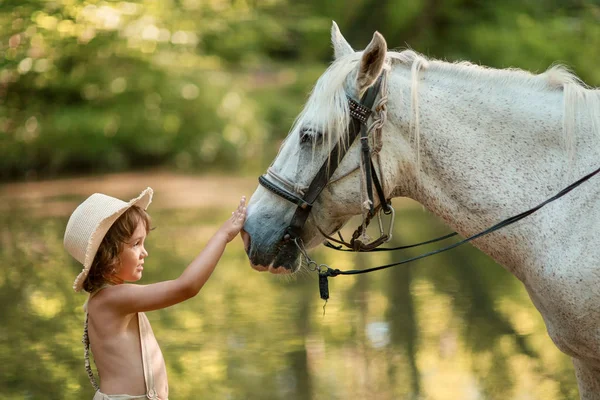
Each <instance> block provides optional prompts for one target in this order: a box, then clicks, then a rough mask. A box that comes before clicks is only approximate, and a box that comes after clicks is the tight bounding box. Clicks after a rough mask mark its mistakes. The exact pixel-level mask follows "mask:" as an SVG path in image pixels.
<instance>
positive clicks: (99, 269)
mask: <svg viewBox="0 0 600 400" xmlns="http://www.w3.org/2000/svg"><path fill="white" fill-rule="evenodd" d="M140 221H143V222H144V225H145V227H146V234H147V233H148V232H149V231H150V216H149V215H148V213H147V212H146V211H145V210H143V209H142V208H140V207H138V206H131V207H130V208H129V209H127V211H125V212H124V213H123V215H121V216H120V217H119V218H118V219H117V220H116V221H115V223H114V224H113V225H112V226H111V227H110V229H109V230H108V232H106V235H104V238H103V239H102V243H100V247H99V248H98V252H97V253H96V256H95V257H94V261H92V266H91V268H90V272H89V274H88V276H87V278H86V279H85V281H84V282H83V290H85V291H86V292H88V293H92V292H94V291H96V290H98V289H100V288H101V287H102V286H104V285H105V284H106V283H107V282H111V281H112V280H113V275H114V273H115V272H116V271H117V270H118V268H119V255H120V254H121V251H123V246H124V245H125V243H127V241H128V240H129V239H130V238H131V236H133V232H134V231H135V229H136V228H137V226H138V223H139V222H140Z"/></svg>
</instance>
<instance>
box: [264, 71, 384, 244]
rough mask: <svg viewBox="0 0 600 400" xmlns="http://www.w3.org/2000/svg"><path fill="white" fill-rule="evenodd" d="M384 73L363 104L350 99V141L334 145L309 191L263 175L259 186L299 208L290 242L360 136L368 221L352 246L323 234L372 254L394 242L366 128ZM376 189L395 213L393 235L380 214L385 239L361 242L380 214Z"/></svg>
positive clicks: (287, 235) (381, 201)
mask: <svg viewBox="0 0 600 400" xmlns="http://www.w3.org/2000/svg"><path fill="white" fill-rule="evenodd" d="M384 74H385V72H383V73H382V75H380V76H379V78H378V79H377V81H376V82H375V84H374V85H373V86H371V87H370V88H369V89H368V90H367V92H366V93H365V94H364V95H363V97H362V99H361V100H360V102H357V101H356V100H354V99H352V98H350V97H349V96H348V105H349V108H350V116H351V117H352V118H351V120H350V123H349V125H348V140H347V141H346V142H345V143H344V144H343V143H342V142H338V143H337V144H336V145H335V146H334V148H333V150H331V153H330V154H329V157H328V159H327V160H325V162H324V163H323V165H322V166H321V168H320V169H319V171H318V172H317V174H316V175H315V177H314V178H313V180H312V182H311V183H310V185H309V186H308V188H307V189H306V190H305V191H299V190H297V189H294V188H292V190H293V192H292V191H290V190H288V189H287V188H285V187H282V186H280V185H278V184H276V183H274V182H273V181H272V180H270V179H269V178H267V176H268V175H271V176H272V178H271V179H273V176H274V178H275V179H276V180H278V181H282V182H281V183H286V184H287V185H286V186H291V185H290V184H289V182H283V180H282V179H280V178H278V177H277V176H276V175H275V174H273V173H269V172H268V173H267V175H261V176H260V177H259V178H258V183H260V184H261V185H262V186H263V187H264V188H266V189H268V190H269V191H271V192H272V193H274V194H276V195H277V196H279V197H281V198H283V199H285V200H287V201H289V202H291V203H294V204H296V205H297V208H296V211H295V213H294V216H293V217H292V220H291V222H290V224H289V226H288V227H287V228H286V232H285V234H284V237H283V239H284V240H286V241H288V240H290V239H299V238H300V237H301V233H302V229H303V228H304V225H305V223H306V220H307V219H308V216H309V215H310V211H311V209H312V206H313V204H314V202H315V200H316V199H317V198H318V197H319V195H320V194H321V192H322V191H323V189H325V187H326V186H327V184H328V183H329V182H330V180H331V177H332V176H333V173H334V172H335V171H336V169H337V167H338V166H339V163H340V162H341V161H342V159H343V158H344V156H345V155H346V153H347V152H348V149H349V148H350V146H352V143H354V140H355V139H356V137H357V136H358V135H359V134H360V140H361V161H362V163H363V166H364V172H365V182H366V191H367V197H368V200H369V212H368V214H367V217H366V218H365V222H364V223H363V225H361V226H360V227H359V228H358V229H357V230H356V231H355V232H354V234H353V235H352V240H351V241H350V243H346V242H344V240H343V238H342V237H341V236H340V239H341V240H337V239H334V238H331V237H329V236H327V235H326V234H325V233H323V232H321V234H323V235H324V236H325V237H326V238H328V239H329V240H333V241H335V242H337V243H340V244H343V245H345V246H347V247H350V248H353V249H354V250H355V251H368V250H369V249H373V248H375V247H377V246H379V245H381V244H383V243H385V242H387V241H389V240H390V239H391V233H392V232H391V230H392V226H391V224H392V223H393V213H394V210H393V208H392V207H391V205H390V204H389V203H390V202H389V201H388V200H387V199H386V198H385V194H384V192H383V188H382V186H381V183H380V181H379V178H378V176H377V172H376V171H375V167H374V166H373V163H372V161H371V149H370V146H369V131H368V129H367V125H366V123H367V121H368V119H369V116H370V115H371V113H372V108H373V104H374V103H375V99H376V97H377V95H378V94H379V91H380V88H381V84H382V80H383V79H384V77H383V75H384ZM373 186H375V189H376V191H377V195H378V197H379V204H380V207H381V209H382V210H383V212H384V213H386V214H392V217H391V223H390V230H389V232H387V233H384V231H383V229H382V227H381V218H380V216H379V215H378V216H379V222H380V233H381V236H380V237H379V239H376V240H375V241H373V242H371V243H363V242H362V241H360V240H359V237H360V236H361V235H362V233H363V230H364V227H366V225H368V222H369V221H370V220H371V218H373V217H374V216H375V215H376V209H375V207H374V206H373Z"/></svg>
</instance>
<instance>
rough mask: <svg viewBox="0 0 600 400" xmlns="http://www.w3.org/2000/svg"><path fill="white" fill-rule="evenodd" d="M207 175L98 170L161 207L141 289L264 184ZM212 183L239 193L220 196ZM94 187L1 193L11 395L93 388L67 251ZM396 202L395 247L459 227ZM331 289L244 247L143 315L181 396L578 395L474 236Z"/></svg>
mask: <svg viewBox="0 0 600 400" xmlns="http://www.w3.org/2000/svg"><path fill="white" fill-rule="evenodd" d="M202 179H203V180H200V181H197V180H194V178H193V177H180V178H179V179H175V178H172V177H171V178H169V179H165V177H164V176H156V175H148V176H146V175H142V176H140V175H135V176H133V177H132V176H130V175H126V176H116V177H115V176H113V177H111V178H109V179H108V178H102V177H100V178H97V181H96V183H97V186H99V187H101V188H102V189H99V190H103V191H107V192H109V193H111V194H115V192H117V193H125V194H124V195H123V198H125V197H127V196H129V197H133V196H135V195H136V194H137V192H139V190H138V187H139V188H140V189H141V188H143V187H145V186H146V185H150V186H152V187H154V188H155V191H156V194H155V202H154V203H153V204H152V206H151V208H150V211H151V215H152V217H153V225H154V226H155V227H156V229H155V230H154V231H153V232H152V233H151V234H150V235H149V237H148V239H147V246H146V248H147V249H148V250H149V253H150V256H149V258H148V259H147V260H146V264H145V269H144V278H143V280H142V283H152V282H156V281H158V280H163V279H172V278H175V277H177V276H178V274H179V273H180V272H181V271H182V270H183V268H184V267H185V266H186V265H187V264H188V263H189V262H190V261H191V260H192V258H193V257H194V256H195V255H196V254H197V253H198V252H199V251H200V250H201V249H202V246H203V244H204V243H205V242H206V241H207V240H208V238H209V237H210V236H211V235H212V233H213V232H214V231H215V230H216V229H217V227H218V226H219V225H220V223H221V222H222V221H224V220H225V219H226V218H227V216H228V215H229V214H230V212H231V210H230V209H232V208H233V206H235V204H236V201H237V197H238V195H241V194H247V195H250V194H251V192H252V188H253V187H254V186H255V178H251V179H248V180H245V179H241V180H237V181H235V184H227V185H224V183H223V180H222V178H202ZM87 181H89V180H86V182H87ZM111 182H112V186H111ZM140 182H143V184H142V185H140ZM178 182H179V185H180V186H178ZM229 183H231V182H229ZM211 185H213V186H214V187H221V188H224V187H225V186H226V187H228V188H229V189H227V190H222V191H221V194H220V195H219V196H217V197H216V198H214V199H213V197H214V193H213V192H212V189H207V187H208V188H211V187H212V186H211ZM89 186H94V185H93V184H90V185H89ZM49 188H52V189H53V190H54V189H56V188H60V190H54V191H52V190H50V189H49ZM111 188H112V190H111ZM130 188H135V190H132V189H130ZM93 190H96V188H90V187H88V186H86V187H85V188H83V189H82V188H81V186H79V185H76V184H75V185H74V184H73V182H70V183H69V182H65V181H59V182H55V183H44V184H39V185H37V186H35V185H33V186H27V187H25V186H19V185H16V186H15V185H4V186H3V187H0V200H2V204H3V206H2V207H1V208H0V226H2V229H1V231H0V232H1V236H0V245H1V247H0V265H1V267H0V268H1V269H0V365H1V367H0V397H1V398H3V399H86V398H88V399H91V398H92V396H93V390H92V388H91V385H90V384H89V381H88V379H87V376H86V373H85V370H84V366H83V347H82V345H81V343H80V339H81V333H82V326H83V317H84V316H83V313H82V310H81V305H82V304H83V302H84V301H85V298H86V297H85V295H82V294H76V293H74V292H73V291H72V289H71V284H72V281H73V279H74V278H75V276H76V275H77V273H78V272H79V271H80V269H81V267H80V266H78V265H77V264H76V263H75V262H74V261H72V260H71V259H70V257H69V256H68V255H67V254H66V253H65V251H64V250H63V247H62V235H63V232H64V227H65V225H66V221H67V218H68V212H69V211H70V210H72V209H73V207H74V206H75V205H76V204H77V203H78V202H79V201H81V200H83V199H84V198H85V196H84V194H89V193H91V191H93ZM223 192H224V193H223ZM194 193H195V194H194ZM211 196H213V197H211ZM181 198H185V199H187V200H185V201H181ZM161 199H162V200H161ZM176 199H179V200H180V201H179V203H177V201H176ZM45 204H50V205H51V207H50V206H49V207H45V206H44V205H45ZM395 204H396V206H397V224H396V231H395V244H396V245H400V244H409V243H414V242H418V241H422V240H426V239H429V238H431V237H435V236H439V235H441V234H444V233H447V232H448V228H447V227H445V226H443V225H442V224H441V223H440V222H439V221H438V220H437V219H436V218H434V217H432V216H431V215H429V214H427V213H426V212H425V211H423V210H422V208H421V207H420V206H418V205H416V204H415V203H412V202H408V201H400V202H397V203H395ZM435 247H436V245H430V246H427V247H425V248H423V249H422V250H421V249H411V250H408V251H406V252H404V253H401V254H395V255H385V254H372V255H365V254H360V255H354V254H348V253H337V252H334V251H332V250H327V249H319V250H316V251H313V252H311V255H312V256H313V258H314V259H316V260H318V261H319V262H326V263H328V264H330V265H331V266H333V267H336V268H340V269H353V268H364V267H368V266H375V265H379V264H382V263H389V262H392V261H393V260H397V259H400V258H406V257H410V256H415V255H418V254H420V252H421V251H425V250H431V249H433V248H435ZM329 286H330V288H329V289H330V296H331V298H330V300H329V302H328V303H327V305H326V307H325V309H324V310H325V312H324V310H323V306H324V302H323V301H322V300H320V298H319V292H318V284H317V279H316V276H310V275H308V274H304V275H301V276H299V277H297V278H282V277H277V276H274V275H270V274H267V273H258V272H255V271H253V270H251V269H250V267H249V265H248V261H247V259H246V257H245V254H244V252H243V247H242V244H241V241H240V240H236V241H235V242H234V243H232V245H230V246H229V247H228V249H227V251H226V253H225V255H224V257H223V258H222V260H221V262H220V264H219V266H218V267H217V269H216V270H215V272H214V274H213V276H212V277H211V279H210V280H209V281H208V283H207V284H206V286H205V287H204V288H203V289H202V290H201V291H200V294H199V295H198V296H196V297H195V298H193V299H191V300H189V301H187V302H185V303H182V304H179V305H176V306H174V307H171V308H168V309H165V310H160V311H156V312H151V313H148V317H149V319H150V321H151V323H152V326H153V329H154V332H155V334H156V336H157V339H158V341H159V343H160V345H161V348H162V350H163V353H164V355H165V359H166V363H167V370H168V375H169V383H170V391H171V393H170V397H171V398H172V399H200V398H202V399H236V400H237V399H240V400H241V399H257V400H259V399H260V400H270V399H273V400H275V399H285V400H296V399H298V400H309V399H310V400H321V399H323V400H325V399H382V400H386V399H432V400H434V399H436V400H437V399H466V400H469V399H473V400H475V399H544V400H552V399H576V398H577V386H576V381H575V377H574V372H573V367H572V365H571V361H570V359H569V358H568V357H567V356H565V355H563V354H562V353H560V352H559V351H558V350H557V349H556V348H555V347H554V345H553V344H552V342H551V341H550V339H549V338H548V336H547V334H546V331H545V328H544V324H543V321H542V319H541V317H540V316H539V314H538V313H537V311H536V310H535V309H534V307H533V306H532V305H531V302H530V300H529V298H528V296H527V294H526V292H525V290H524V289H523V287H522V285H521V284H520V283H519V282H518V281H517V280H516V279H515V278H514V277H512V276H511V275H510V274H508V273H507V272H506V271H505V270H504V269H502V268H501V267H500V266H498V265H496V264H495V263H494V262H493V261H491V260H490V259H489V258H487V257H486V256H485V255H483V254H481V253H480V252H479V251H477V250H475V249H474V248H472V247H469V246H468V245H467V246H464V248H459V249H456V250H452V251H450V252H448V253H444V254H442V255H437V256H434V257H430V258H428V259H425V260H422V261H418V262H416V263H414V264H411V265H410V266H402V267H397V268H393V269H390V270H387V271H381V272H376V273H372V274H367V275H363V276H356V277H348V276H338V277H336V278H333V279H330V284H329Z"/></svg>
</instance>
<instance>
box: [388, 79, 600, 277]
mask: <svg viewBox="0 0 600 400" xmlns="http://www.w3.org/2000/svg"><path fill="white" fill-rule="evenodd" d="M407 82H410V74H409V73H408V72H407V73H404V74H403V73H402V72H400V73H396V74H395V75H394V76H393V79H392V81H391V82H390V93H402V95H401V96H400V97H399V100H398V101H396V102H395V103H394V102H392V103H391V104H390V109H389V113H390V114H389V118H390V121H391V123H392V124H395V125H396V131H400V132H403V138H402V139H401V141H402V140H404V143H397V145H398V147H397V148H396V150H397V149H398V148H402V149H403V150H402V151H404V152H406V151H407V150H406V149H407V146H406V144H407V143H410V146H411V152H412V154H411V156H409V155H407V154H404V155H402V156H401V157H400V159H402V160H406V159H407V156H408V159H409V160H410V161H408V162H406V161H404V162H403V163H402V164H399V165H398V166H397V169H398V171H397V173H398V175H397V176H399V177H400V178H399V179H398V182H397V193H396V194H398V195H403V196H408V197H411V198H414V199H415V200H417V201H419V202H420V203H421V204H423V205H424V206H425V207H426V208H428V209H429V210H430V211H432V212H433V213H435V214H436V215H438V216H440V217H441V218H442V219H444V220H445V221H446V222H447V223H448V224H449V225H450V226H452V227H453V228H454V229H456V230H457V231H458V232H459V233H461V234H462V235H463V236H468V235H472V234H474V233H476V232H478V231H480V230H483V229H485V228H486V227H489V226H491V225H493V224H494V223H496V222H499V221H501V220H503V219H505V218H507V217H510V216H512V215H515V214H518V213H520V212H523V211H525V210H527V209H529V208H531V207H533V206H535V205H537V204H539V203H541V202H542V201H543V200H545V199H546V198H548V197H550V196H551V195H554V194H556V193H557V192H558V191H559V190H560V189H561V188H562V187H564V186H566V184H567V181H568V180H569V179H570V177H579V176H582V175H584V173H586V172H589V171H590V168H591V164H593V160H595V159H597V154H598V152H597V151H596V150H595V149H596V148H597V147H593V146H591V143H592V142H593V139H592V132H591V129H588V130H585V129H584V130H583V131H582V132H580V133H581V137H579V139H578V141H577V145H576V150H577V158H576V159H575V160H574V161H573V162H572V163H569V161H568V157H567V152H566V151H565V141H564V137H563V101H562V92H561V91H558V90H556V91H549V90H548V91H547V92H543V93H541V92H540V91H539V90H538V91H535V90H528V89H524V88H523V87H521V86H519V85H503V86H502V87H500V86H499V85H498V84H496V85H494V84H493V82H492V81H489V82H476V81H474V82H471V83H467V84H465V81H464V78H463V79H458V78H449V77H447V76H444V75H443V74H442V73H441V72H438V73H436V72H435V71H432V72H429V71H426V72H424V73H422V79H421V80H420V82H419V88H418V97H419V99H418V103H419V128H420V140H419V147H420V153H419V154H420V156H419V159H418V162H417V157H415V156H414V153H415V147H416V143H415V142H416V141H415V139H414V138H413V137H412V135H413V133H412V132H410V133H408V136H407V132H408V131H409V129H408V126H409V125H410V124H409V122H408V121H410V120H411V117H410V115H409V113H410V110H411V103H410V98H411V97H410V95H411V93H410V85H407ZM396 97H398V96H396ZM413 125H414V124H413ZM594 154H595V155H596V156H594ZM417 164H419V165H417ZM407 177H410V178H409V179H407ZM545 210H546V211H547V212H546V214H545V217H539V216H535V217H530V218H529V219H528V221H527V222H522V223H520V224H518V225H516V226H514V227H511V228H509V229H506V230H505V231H504V232H500V233H498V234H495V235H492V236H490V237H486V238H483V239H480V240H478V242H477V244H476V245H477V246H479V247H480V248H482V249H483V250H484V251H486V252H487V253H488V254H491V255H492V256H493V257H494V258H495V259H497V260H498V261H499V262H501V263H503V264H504V265H506V266H507V267H508V268H509V269H513V267H512V266H511V265H518V264H519V263H523V262H524V261H525V260H523V258H524V257H527V256H528V255H529V254H531V253H533V252H535V251H541V250H540V249H535V247H536V246H541V247H543V246H542V245H540V244H539V243H536V242H535V239H531V238H529V235H530V234H531V233H532V232H535V231H536V229H540V228H541V225H543V224H544V221H545V218H548V217H549V216H551V217H552V218H553V219H554V221H555V222H556V223H558V224H560V223H561V219H562V218H563V216H562V215H560V214H561V210H560V208H557V207H555V206H548V207H547V208H546V209H545ZM534 236H535V235H534ZM507 237H508V238H507ZM537 237H539V235H537ZM524 239H526V240H524ZM507 248H509V249H510V250H507ZM513 272H515V274H516V275H518V276H519V275H520V274H519V272H518V271H514V270H513Z"/></svg>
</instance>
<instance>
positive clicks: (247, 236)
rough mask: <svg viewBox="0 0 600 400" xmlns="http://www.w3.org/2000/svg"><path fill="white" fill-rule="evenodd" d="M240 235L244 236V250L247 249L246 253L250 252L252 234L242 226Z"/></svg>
mask: <svg viewBox="0 0 600 400" xmlns="http://www.w3.org/2000/svg"><path fill="white" fill-rule="evenodd" d="M240 235H241V236H242V241H243V242H244V250H246V253H247V254H248V253H249V252H250V243H251V241H252V239H251V238H250V234H249V233H248V232H246V231H245V230H244V229H243V228H242V230H241V231H240Z"/></svg>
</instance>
